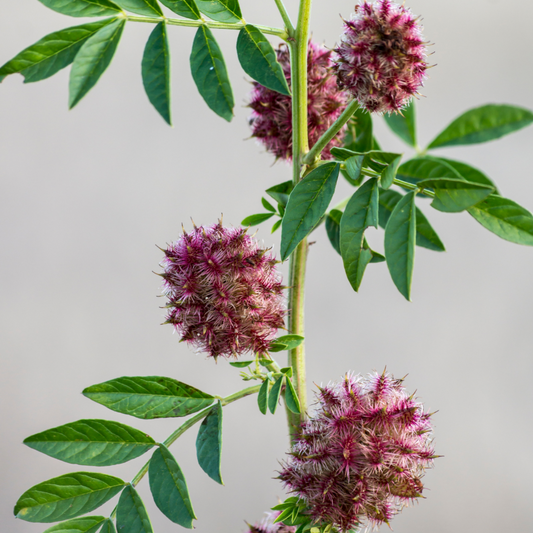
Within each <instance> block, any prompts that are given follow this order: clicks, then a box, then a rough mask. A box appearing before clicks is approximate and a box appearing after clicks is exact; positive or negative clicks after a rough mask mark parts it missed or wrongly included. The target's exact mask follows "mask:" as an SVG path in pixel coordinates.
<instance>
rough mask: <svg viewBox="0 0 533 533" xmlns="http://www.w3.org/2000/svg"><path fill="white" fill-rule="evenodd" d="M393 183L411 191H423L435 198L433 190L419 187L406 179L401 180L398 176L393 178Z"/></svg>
mask: <svg viewBox="0 0 533 533" xmlns="http://www.w3.org/2000/svg"><path fill="white" fill-rule="evenodd" d="M393 183H394V185H400V187H404V188H405V189H410V190H411V191H417V192H423V193H424V194H425V195H426V196H429V197H430V198H435V193H434V192H433V191H428V190H427V189H421V188H420V187H419V186H418V185H415V184H414V183H409V182H408V181H403V180H400V179H398V178H394V181H393Z"/></svg>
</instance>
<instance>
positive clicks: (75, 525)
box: [44, 516, 105, 533]
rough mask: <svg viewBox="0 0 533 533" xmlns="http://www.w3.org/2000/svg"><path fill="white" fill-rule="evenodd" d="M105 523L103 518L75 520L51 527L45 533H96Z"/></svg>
mask: <svg viewBox="0 0 533 533" xmlns="http://www.w3.org/2000/svg"><path fill="white" fill-rule="evenodd" d="M104 521H105V518H104V517H103V516H84V517H82V518H73V519H72V520H67V521H66V522H61V523H60V524H56V525H55V526H52V527H49V528H48V529H47V530H46V531H44V533H96V532H97V531H98V529H100V526H101V525H102V523H103V522H104Z"/></svg>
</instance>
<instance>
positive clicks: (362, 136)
mask: <svg viewBox="0 0 533 533" xmlns="http://www.w3.org/2000/svg"><path fill="white" fill-rule="evenodd" d="M372 129H373V128H372V117H371V115H370V113H369V112H368V111H366V110H364V109H361V108H359V109H358V110H357V111H356V112H355V113H354V114H353V116H352V118H351V119H350V120H349V121H348V124H347V129H346V135H345V136H344V147H345V148H348V149H349V150H353V151H354V152H368V151H369V150H373V149H374V148H376V147H375V146H374V140H373V133H372Z"/></svg>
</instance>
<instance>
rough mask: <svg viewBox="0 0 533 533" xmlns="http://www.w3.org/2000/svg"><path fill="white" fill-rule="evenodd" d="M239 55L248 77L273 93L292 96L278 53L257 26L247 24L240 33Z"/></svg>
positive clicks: (238, 41)
mask: <svg viewBox="0 0 533 533" xmlns="http://www.w3.org/2000/svg"><path fill="white" fill-rule="evenodd" d="M237 55H238V57H239V61H240V63H241V66H242V68H243V70H244V72H246V74H248V76H250V77H252V78H253V79H254V80H255V81H257V82H259V83H260V84H261V85H263V86H265V87H268V88H269V89H272V90H273V91H277V92H278V93H281V94H285V95H287V96H290V94H291V93H290V90H289V86H288V85H287V80H286V79H285V74H283V69H282V68H281V65H280V64H279V63H278V60H277V56H276V52H275V50H274V48H272V45H271V44H270V43H269V42H268V39H267V38H266V37H265V36H264V35H263V34H262V33H261V32H260V31H259V30H258V29H257V28H256V27H255V26H252V25H251V24H247V25H246V26H244V28H242V30H241V31H240V32H239V37H238V39H237Z"/></svg>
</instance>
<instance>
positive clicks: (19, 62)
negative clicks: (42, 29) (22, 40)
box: [0, 18, 116, 83]
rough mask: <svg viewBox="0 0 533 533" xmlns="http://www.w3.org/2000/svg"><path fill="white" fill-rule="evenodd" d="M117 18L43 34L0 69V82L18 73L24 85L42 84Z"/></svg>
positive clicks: (70, 61) (69, 62)
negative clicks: (22, 77)
mask: <svg viewBox="0 0 533 533" xmlns="http://www.w3.org/2000/svg"><path fill="white" fill-rule="evenodd" d="M114 20H116V19H112V18H109V19H104V20H99V21H97V22H90V23H89V24H82V25H81V26H73V27H71V28H65V29H64V30H60V31H56V32H54V33H50V34H49V35H46V36H45V37H43V38H42V39H41V40H39V41H37V42H36V43H35V44H32V45H31V46H29V47H28V48H26V49H24V50H22V52H20V53H19V54H17V55H16V56H15V57H14V58H13V59H11V61H8V62H7V63H6V64H5V65H3V66H2V67H1V68H0V82H1V81H2V80H3V79H4V78H5V77H6V76H9V75H10V74H16V73H20V74H22V75H23V76H24V83H32V82H36V81H41V80H44V79H46V78H49V77H50V76H53V75H54V74H55V73H56V72H58V71H60V70H61V69H63V68H65V67H67V66H68V65H70V64H71V63H72V62H73V61H74V58H75V57H76V54H77V53H78V50H79V49H80V48H81V46H82V45H83V43H85V42H86V41H87V39H89V38H90V37H92V36H93V35H94V34H95V33H96V32H98V31H99V30H101V29H102V28H103V27H104V26H107V25H108V24H110V23H111V22H113V21H114Z"/></svg>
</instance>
